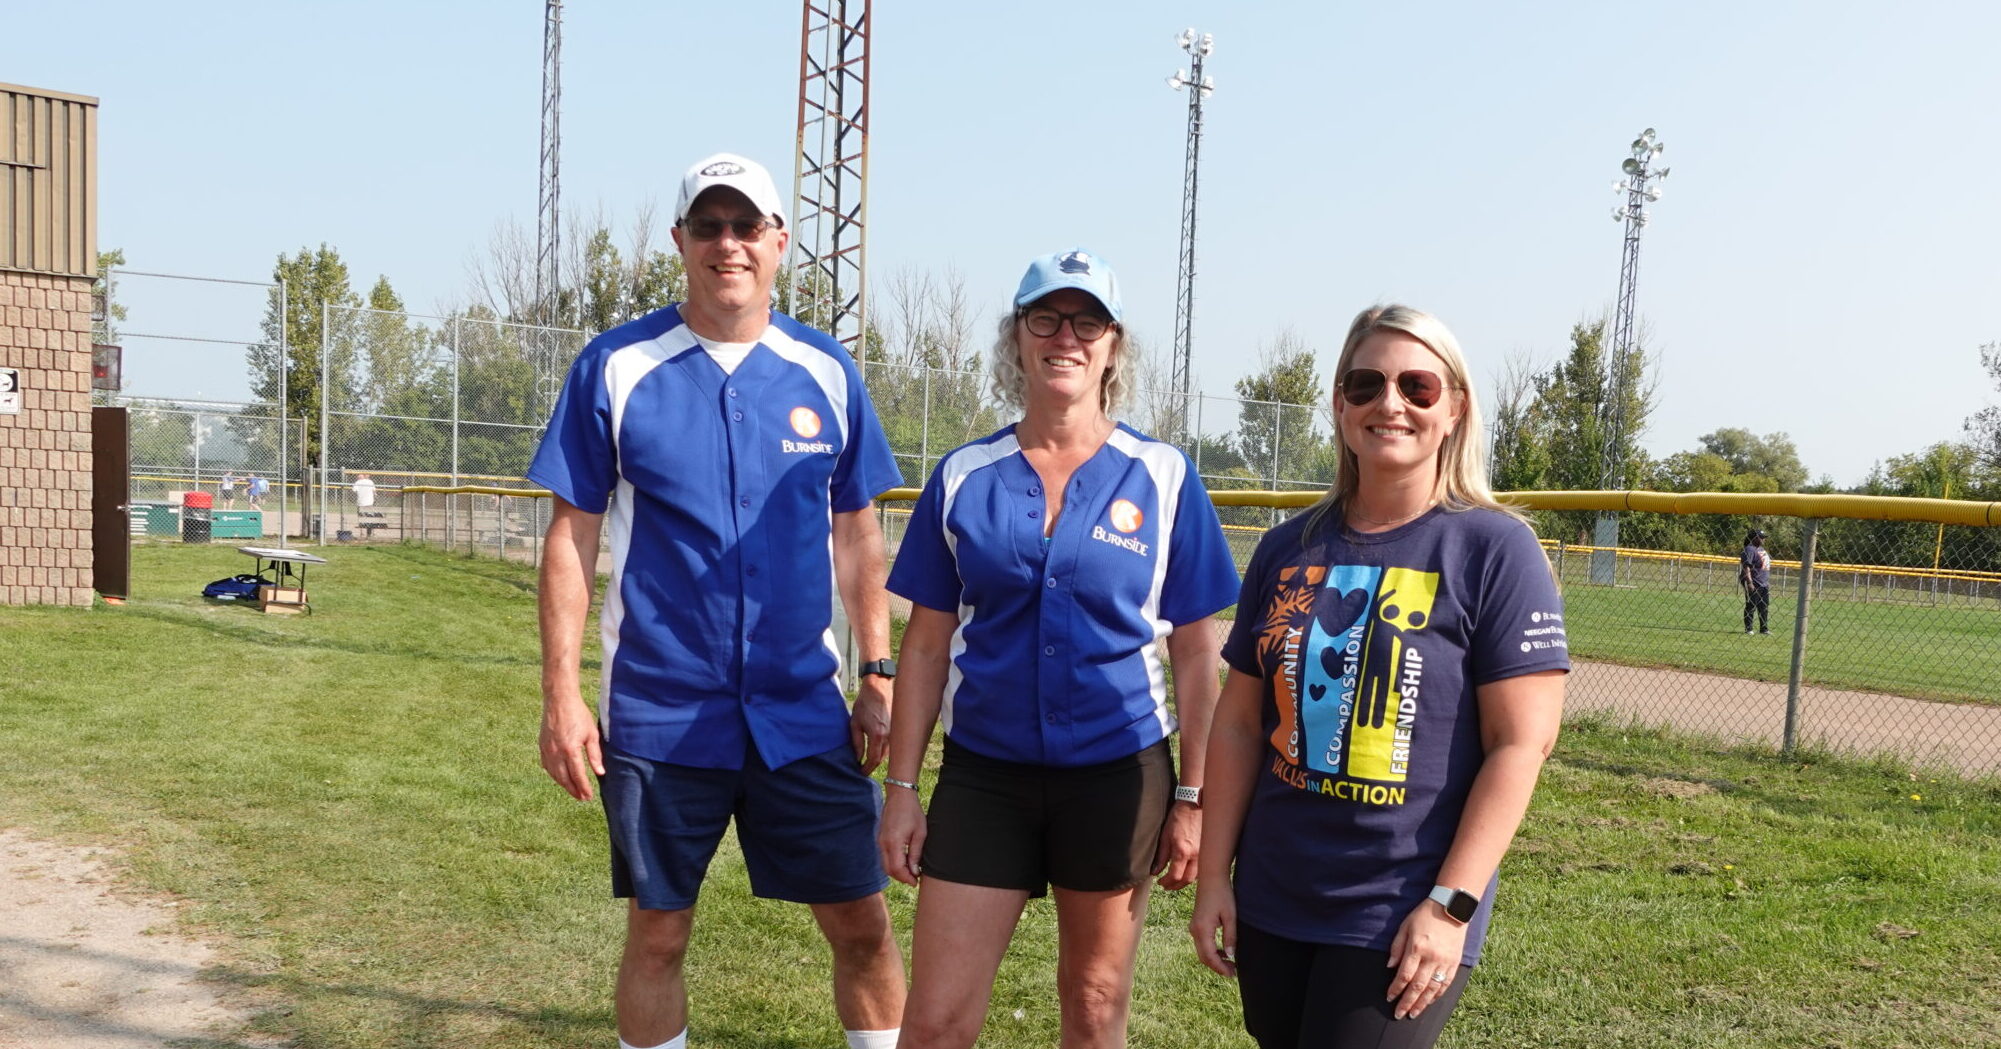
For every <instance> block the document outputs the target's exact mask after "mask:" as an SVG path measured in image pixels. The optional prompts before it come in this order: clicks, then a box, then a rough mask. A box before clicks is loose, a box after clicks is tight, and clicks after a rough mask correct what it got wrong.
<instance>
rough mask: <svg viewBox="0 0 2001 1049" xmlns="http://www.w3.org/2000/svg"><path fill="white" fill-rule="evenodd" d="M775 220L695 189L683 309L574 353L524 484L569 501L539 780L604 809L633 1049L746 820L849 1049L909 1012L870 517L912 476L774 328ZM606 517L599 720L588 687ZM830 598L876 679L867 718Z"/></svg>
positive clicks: (726, 176) (758, 208) (771, 213)
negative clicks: (892, 885)
mask: <svg viewBox="0 0 2001 1049" xmlns="http://www.w3.org/2000/svg"><path fill="white" fill-rule="evenodd" d="M783 211H784V208H783V206H782V205H781V203H780V201H779V198H778V194H777V191H776V189H775V188H774V187H773V186H772V182H771V176H770V175H769V174H767V173H766V172H765V170H764V169H763V168H762V167H760V166H758V165H757V164H755V163H753V162H751V161H749V160H745V159H744V158H742V157H738V156H732V155H729V154H718V155H716V156H713V157H710V158H708V159H706V160H703V161H700V162H698V163H697V164H696V165H695V166H694V167H692V168H690V169H689V170H688V173H687V175H685V176H684V177H683V179H682V181H681V189H680V196H679V200H678V202H677V204H676V207H675V226H674V243H675V245H676V246H677V247H678V248H679V249H680V251H681V258H682V261H683V263H684V264H685V266H686V271H687V281H688V297H687V301H686V302H683V303H681V304H679V305H677V306H669V307H667V308H666V309H662V310H659V311H657V312H654V313H651V314H648V315H647V316H645V317H641V318H640V319H638V320H635V321H632V322H630V323H627V324H624V325H621V326H619V327H617V328H614V329H612V330H611V331H608V332H605V333H604V334H602V335H599V336H598V337H597V338H595V339H593V340H591V342H590V344H589V345H588V346H586V347H584V351H583V353H581V354H580V355H579V356H578V357H577V360H576V363H575V364H574V365H573V366H572V367H571V369H570V373H569V377H568V379H567V380H566V381H565V383H564V386H563V394H562V397H561V398H560V400H559V401H558V403H557V405H556V411H555V415H554V416H553V417H552V418H551V419H550V421H549V430H548V433H547V435H546V436H545V437H544V438H543V440H542V445H541V447H540V449H539V450H538V451H537V452H536V455H535V461H534V464H533V465H532V466H531V467H530V468H529V471H528V476H529V478H530V479H531V480H533V481H535V482H536V483H538V484H541V485H543V486H544V487H547V488H548V489H549V490H550V491H551V492H553V493H555V496H556V498H555V512H554V517H553V519H552V521H551V522H550V526H549V534H548V543H547V552H546V554H545V556H544V560H543V563H542V574H541V621H542V698H543V714H542V734H541V752H542V767H543V768H544V769H546V770H547V771H548V773H549V775H550V777H551V778H553V779H554V780H555V781H556V783H557V784H558V785H560V786H561V787H562V788H563V789H564V790H566V791H568V792H569V793H570V795H571V796H572V797H575V798H578V799H579V800H585V801H588V800H590V798H591V797H592V796H593V793H594V791H593V788H594V786H601V787H602V788H603V791H604V807H605V816H606V821H607V823H608V824H609V825H610V829H611V852H612V887H613V893H614V895H616V896H619V897H623V898H628V899H630V900H631V903H630V908H629V912H628V920H627V927H626V945H625V953H624V957H623V959H622V960H621V962H620V964H619V973H618V985H617V990H616V999H617V1012H618V1027H619V1036H620V1038H619V1045H620V1046H621V1047H622V1049H651V1047H656V1046H657V1047H660V1049H683V1047H685V1046H686V1044H687V1017H688V1006H687V992H686V987H685V983H684V981H683V976H682V960H683V956H684V954H685V952H686V949H687V945H688V934H689V930H690V928H691V927H692V924H693V918H694V906H695V898H696V895H697V893H698V891H699V888H700V885H701V882H702V878H703V876H704V874H705V873H706V871H707V869H708V864H709V860H710V858H711V857H712V856H713V855H714V853H715V849H716V845H717V843H718V842H719V841H720V840H721V837H722V834H723V831H724V830H725V829H726V828H727V827H728V826H729V824H730V822H731V820H732V819H734V820H735V821H736V832H737V839H738V841H739V843H740V844H741V846H742V850H743V856H744V865H745V867H746V868H747V869H748V871H749V875H750V883H751V888H752V891H754V892H755V893H756V894H757V895H759V896H766V897H771V898H775V899H782V900H791V901H794V902H798V903H805V904H808V905H809V906H811V907H812V910H813V916H814V918H815V920H816V921H817V922H818V924H819V927H820V931H821V932H822V933H823V934H824V935H825V936H826V938H827V941H828V944H829V945H830V946H831V947H832V949H833V956H834V972H833V977H834V979H833V983H834V1002H835V1008H836V1011H837V1012H838V1013H839V1014H840V1018H841V1023H842V1026H843V1027H844V1028H846V1030H847V1040H848V1045H849V1046H850V1047H851V1049H892V1047H893V1046H894V1045H895V1043H896V1035H897V1032H896V1028H897V1023H898V1020H899V1018H900V1016H901V1014H902V1011H903V960H902V956H901V954H900V953H899V952H898V949H897V946H896V940H895V938H894V936H893V935H892V933H891V930H890V924H889V912H888V909H887V908H886V907H885V906H884V905H883V900H882V888H883V886H884V884H885V883H886V880H887V879H886V878H885V877H884V875H883V871H882V865H881V862H880V860H879V859H878V858H877V853H876V850H875V845H874V836H875V827H876V822H877V815H878V813H879V812H880V809H881V794H880V792H879V790H878V788H877V787H876V785H875V783H874V781H873V780H871V779H870V778H869V777H868V772H869V771H871V770H873V769H874V768H875V766H876V765H877V764H878V763H879V762H880V761H881V760H882V753H883V748H884V746H885V744H886V741H887V738H888V728H889V698H890V688H889V679H890V678H891V677H893V676H894V675H895V673H896V665H895V664H894V663H893V662H891V661H890V659H889V658H888V657H889V626H888V619H889V617H888V607H887V597H886V595H885V592H884V590H883V578H884V554H883V541H882V536H881V533H880V531H879V529H878V527H877V524H876V519H875V512H874V497H875V496H877V495H879V494H881V493H882V492H884V491H886V490H888V489H889V488H892V487H894V486H896V485H897V484H899V483H900V482H901V478H900V477H899V476H898V473H897V470H896V465H895V460H894V458H893V457H892V456H891V454H890V450H889V444H888V441H887V440H886V439H885V438H884V436H883V434H882V429H881V426H880V424H879V423H878V422H877V420H876V416H875V410H874V408H873V407H872V406H871V405H870V403H869V398H868V393H867V391H866V390H865V389H864V388H863V387H862V384H861V378H860V375H859V373H858V372H857V371H856V369H855V366H854V362H853V361H852V360H851V359H850V357H849V355H848V353H847V351H846V350H845V349H844V348H843V347H842V346H841V345H840V344H839V343H837V342H835V341H834V340H833V339H830V338H828V337H827V336H826V335H824V334H822V333H821V332H818V331H814V330H812V329H811V328H808V327H806V326H805V325H802V324H800V323H799V322H797V321H795V320H793V319H792V318H790V317H787V316H785V315H783V314H781V313H778V312H776V311H774V310H773V309H771V289H772V282H773V279H774V278H775V276H776V274H777V271H778V267H779V265H780V262H781V260H782V259H783V258H784V256H785V247H786V242H787V239H788V234H787V233H786V231H785V229H784V216H783ZM607 518H609V525H610V536H609V545H608V549H609V552H610V559H611V565H610V584H609V587H608V589H607V591H606V594H605V601H604V607H603V609H602V611H601V612H600V615H599V620H600V626H601V632H602V634H603V641H604V661H603V665H602V669H601V684H600V689H599V697H598V709H597V713H596V717H593V716H592V712H591V709H590V708H589V706H588V705H587V704H586V703H585V702H584V699H583V697H582V694H581V690H580V688H579V684H578V672H579V666H580V662H581V659H580V650H581V647H582V634H583V627H584V620H585V618H586V616H587V614H588V612H589V610H590V601H591V588H592V585H593V583H594V582H595V580H596V571H597V558H598V549H599V537H600V534H601V533H602V532H603V530H604V527H605V525H606V523H607ZM836 585H838V587H839V593H840V598H841V602H842V605H843V606H844V607H845V608H846V610H847V614H848V619H849V622H850V624H851V626H852V628H853V630H854V634H855V641H856V645H857V648H858V650H859V654H860V656H861V658H862V659H863V660H864V661H865V662H864V664H863V666H862V668H861V686H860V694H859V696H858V697H857V699H856V701H855V704H854V707H853V709H852V710H850V709H849V708H848V706H847V704H846V702H845V701H844V699H843V697H842V695H841V692H840V688H839V673H840V656H839V647H838V645H837V644H836V641H835V638H834V634H833V631H832V629H831V626H832V618H833V596H834V591H835V587H836Z"/></svg>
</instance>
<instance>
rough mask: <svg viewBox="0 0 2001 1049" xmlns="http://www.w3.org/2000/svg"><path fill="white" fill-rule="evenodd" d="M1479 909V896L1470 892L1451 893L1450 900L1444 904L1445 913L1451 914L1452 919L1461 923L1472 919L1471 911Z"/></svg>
mask: <svg viewBox="0 0 2001 1049" xmlns="http://www.w3.org/2000/svg"><path fill="white" fill-rule="evenodd" d="M1479 909H1480V897H1478V896H1475V895H1473V894H1472V893H1470V892H1455V893H1453V894H1452V902H1451V903H1448V904H1446V905H1445V913H1446V914H1449V915H1451V916H1452V920H1453V921H1456V922H1461V923H1464V922H1470V921H1472V920H1473V912H1474V911H1477V910H1479Z"/></svg>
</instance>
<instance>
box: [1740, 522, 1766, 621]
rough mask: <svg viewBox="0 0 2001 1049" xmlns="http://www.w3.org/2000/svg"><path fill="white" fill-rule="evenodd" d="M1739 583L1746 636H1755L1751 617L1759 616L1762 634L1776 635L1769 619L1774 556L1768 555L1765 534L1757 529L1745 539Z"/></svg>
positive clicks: (1760, 529) (1752, 530)
mask: <svg viewBox="0 0 2001 1049" xmlns="http://www.w3.org/2000/svg"><path fill="white" fill-rule="evenodd" d="M1737 581H1738V583H1740V584H1742V585H1743V587H1744V632H1745V633H1746V634H1748V633H1750V632H1751V614H1752V613H1753V612H1756V613H1757V615H1758V633H1760V634H1769V633H1771V632H1772V628H1771V624H1770V622H1768V621H1767V619H1766V615H1767V613H1768V612H1769V611H1770V609H1771V607H1772V555H1771V554H1768V553H1766V552H1765V530H1764V529H1762V528H1753V529H1751V532H1750V534H1749V535H1746V536H1745V537H1744V552H1743V553H1742V554H1741V555H1739V556H1738V558H1737Z"/></svg>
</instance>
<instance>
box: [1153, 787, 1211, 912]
mask: <svg viewBox="0 0 2001 1049" xmlns="http://www.w3.org/2000/svg"><path fill="white" fill-rule="evenodd" d="M1201 855H1202V810H1201V809H1198V808H1196V807H1195V806H1193V805H1189V804H1185V803H1183V802H1179V801H1177V802H1175V803H1174V804H1172V805H1169V806H1168V807H1167V823H1166V824H1165V825H1164V826H1162V827H1161V828H1160V846H1159V848H1157V849H1155V850H1154V853H1153V873H1155V874H1160V887H1161V888H1163V889H1167V890H1168V891H1170V892H1171V891H1173V890H1175V889H1182V888H1186V887H1187V886H1188V885H1189V884H1190V883H1192V882H1194V880H1195V867H1196V861H1197V860H1199V859H1200V858H1201ZM1162 871H1165V872H1166V873H1165V874H1161V872H1162Z"/></svg>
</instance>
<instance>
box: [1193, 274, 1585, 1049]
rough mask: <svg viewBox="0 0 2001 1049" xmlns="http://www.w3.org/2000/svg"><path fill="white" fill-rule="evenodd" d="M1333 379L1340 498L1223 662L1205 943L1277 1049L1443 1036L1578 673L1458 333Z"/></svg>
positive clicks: (1300, 543) (1286, 565)
mask: <svg viewBox="0 0 2001 1049" xmlns="http://www.w3.org/2000/svg"><path fill="white" fill-rule="evenodd" d="M1335 374H1336V375H1337V377H1338V378H1337V379H1336V382H1335V387H1334V389H1335V397H1334V414H1335V418H1336V422H1337V425H1336V437H1335V444H1336V449H1337V451H1338V452H1339V456H1340V468H1339V474H1338V477H1337V479H1336V482H1335V485H1334V487H1333V488H1332V489H1331V490H1330V491H1329V492H1328V494H1327V496H1326V497H1325V498H1323V499H1322V500H1321V501H1320V502H1319V503H1318V504H1316V505H1315V506H1314V507H1312V508H1311V509H1310V510H1309V511H1307V512H1306V513H1303V514H1300V515H1299V516H1297V517H1294V518H1293V519H1292V520H1290V521H1287V522H1286V523H1284V524H1282V525H1280V526H1279V527H1277V528H1274V529H1272V530H1271V531H1270V532H1269V533H1267V534H1266V535H1265V537H1264V539H1263V540H1262V541H1261V542H1260V543H1259V544H1258V549H1257V552H1256V553H1255V554H1254V555H1252V558H1251V563H1250V567H1249V568H1248V569H1247V570H1246V571H1245V574H1244V583H1243V592H1242V595H1241V597H1240V599H1239V601H1238V604H1237V618H1236V623H1235V626H1234V628H1233V629H1232V631H1231V633H1230V637H1229V640H1228V642H1227V643H1226V644H1225V645H1224V647H1223V658H1224V661H1225V662H1227V663H1228V664H1229V667H1230V674H1229V678H1228V680H1227V681H1226V682H1225V683H1224V686H1223V694H1222V697H1221V699H1220V700H1219V701H1218V704H1217V709H1216V715H1215V718H1214V721H1213V727H1212V730H1211V734H1210V738H1209V760H1208V767H1207V770H1206V771H1207V775H1208V778H1207V793H1206V797H1205V802H1206V804H1205V806H1204V808H1205V822H1204V826H1203V832H1202V833H1203V841H1202V850H1201V870H1200V880H1199V882H1198V888H1197V894H1196V903H1195V914H1194V918H1193V919H1192V920H1191V921H1190V923H1189V931H1190V932H1191V933H1192V934H1193V935H1194V937H1195V943H1196V949H1197V951H1198V952H1199V953H1200V955H1201V957H1202V960H1203V962H1204V963H1206V964H1207V965H1208V966H1209V967H1210V968H1212V969H1214V970H1216V971H1217V972H1219V973H1222V974H1223V975H1226V976H1228V975H1235V976H1236V977H1237V980H1238V985H1239V989H1240V993H1241V995H1242V997H1243V1003H1244V1026H1245V1028H1246V1030H1248V1031H1249V1032H1250V1034H1251V1036H1252V1037H1253V1038H1255V1039H1257V1041H1258V1044H1259V1045H1260V1046H1261V1047H1263V1049H1305V1047H1333V1049H1339V1047H1347V1046H1371V1047H1376V1046H1382V1047H1392V1046H1405V1047H1409V1046H1429V1045H1431V1044H1432V1042H1433V1041H1434V1040H1435V1039H1436V1038H1437V1036H1438V1032H1439V1030H1440V1029H1441V1028H1443V1027H1444V1025H1445V1020H1446V1017H1447V1016H1448V1015H1449V1014H1450V1013H1451V1010H1452V1007H1453V1006H1454V1005H1455V1004H1456V1003H1457V1001H1458V998H1459V994H1460V992H1461V990H1462V989H1463V988H1464V986H1465V981H1466V976H1467V973H1468V972H1469V971H1470V970H1471V968H1472V966H1473V963H1474V962H1475V961H1476V960H1477V959H1478V957H1479V953H1480V945H1481V941H1482V940H1483V939H1484V937H1485V935H1486V928H1487V919H1488V915H1489V912H1490V910H1491V908H1492V906H1493V895H1494V887H1495V884H1496V879H1495V872H1496V870H1497V869H1498V867H1499V866H1500V862H1501V856H1502V854H1503V853H1505V852H1506V851H1507V848H1508V844H1509V842H1510V841H1511V840H1512V839H1513V838H1514V835H1515V829H1516V827H1518V826H1519V825H1520V823H1521V819H1522V815H1523V813H1524V812H1525V811H1526V810H1527V808H1528V803H1529V794H1530V792H1531V791H1532V790H1533V789H1534V787H1535V782H1536V778H1537V776H1538V774H1539V773H1540V771H1541V768H1542V763H1543V760H1544V759H1545V758H1547V757H1548V756H1549V752H1550V748H1551V747H1553V746H1554V745H1555V743H1556V735H1557V726H1558V722H1559V719H1560V716H1561V713H1562V707H1563V682H1564V675H1565V673H1566V672H1567V671H1568V669H1569V666H1570V662H1569V655H1568V649H1567V647H1566V644H1565V635H1564V623H1563V603H1562V600H1561V599H1560V598H1559V597H1558V595H1557V590H1556V585H1555V581H1554V579H1553V578H1552V576H1551V574H1550V570H1549V562H1548V560H1547V559H1546V558H1545V556H1544V555H1543V552H1542V548H1541V546H1540V545H1539V544H1538V543H1537V542H1536V538H1535V535H1534V533H1533V532H1531V531H1530V530H1529V528H1528V526H1527V525H1526V524H1524V523H1523V521H1522V520H1521V519H1520V518H1519V517H1516V516H1515V515H1514V514H1512V513H1511V512H1510V511H1508V510H1506V509H1505V508H1503V507H1502V506H1500V505H1499V504H1498V503H1496V502H1495V500H1494V497H1493V494H1492V493H1491V492H1490V491H1489V490H1488V489H1487V485H1486V481H1485V474H1486V471H1485V467H1484V464H1483V462H1482V460H1483V458H1484V456H1483V455H1482V454H1481V452H1482V449H1481V435H1482V429H1481V426H1480V419H1479V413H1478V411H1477V409H1476V407H1475V404H1474V397H1473V391H1472V390H1471V388H1470V383H1469V381H1468V374H1467V368H1466V362H1465V358H1464V357H1463V356H1461V354H1460V352H1459V347H1458V344H1457V343H1456V341H1455V340H1454V339H1453V338H1452V334H1451V333H1450V332H1449V331H1447V330H1446V328H1445V326H1444V325H1443V324H1441V323H1440V322H1439V321H1438V320H1437V319H1436V318H1433V317H1431V316H1429V315H1427V314H1425V313H1422V312H1419V311H1417V310H1414V309H1411V308H1409V307H1405V306H1379V307H1373V308H1371V309H1368V310H1364V311H1363V312H1362V313H1361V314H1360V315H1359V316H1357V317H1356V318H1355V322H1354V324H1353V326H1352V327H1350V329H1349V331H1348V338H1347V342H1346V343H1345V345H1344V346H1343V347H1342V351H1341V360H1340V363H1339V364H1338V366H1337V367H1336V369H1335ZM1233 861H1234V868H1235V870H1234V875H1235V878H1234V884H1233V882H1232V877H1231V876H1232V864H1233Z"/></svg>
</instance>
